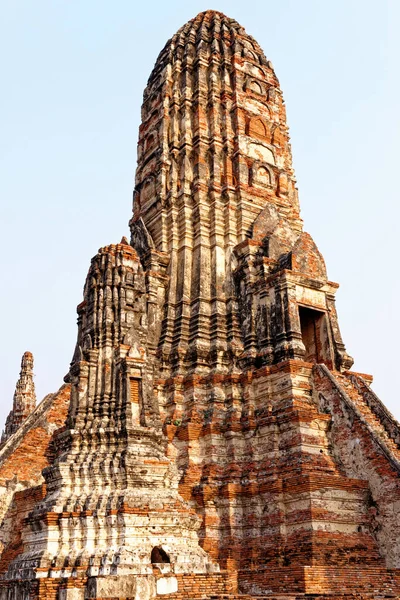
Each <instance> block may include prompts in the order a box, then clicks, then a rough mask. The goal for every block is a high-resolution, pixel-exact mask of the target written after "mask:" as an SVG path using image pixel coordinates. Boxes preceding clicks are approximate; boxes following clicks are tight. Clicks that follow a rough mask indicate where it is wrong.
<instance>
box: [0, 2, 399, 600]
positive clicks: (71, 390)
mask: <svg viewBox="0 0 400 600" xmlns="http://www.w3.org/2000/svg"><path fill="white" fill-rule="evenodd" d="M130 227H131V240H130V243H129V242H128V240H127V239H125V238H123V239H122V240H121V242H120V243H119V244H111V245H109V246H105V247H104V248H101V249H100V250H99V252H98V254H97V255H96V256H95V257H94V258H93V260H92V263H91V266H90V269H89V273H88V276H87V280H86V284H85V288H84V299H83V302H82V303H81V304H80V305H79V306H78V315H79V317H78V340H77V344H76V349H75V353H74V355H73V359H72V363H71V366H70V370H69V373H68V375H67V376H66V378H65V381H66V383H65V385H63V386H62V388H61V389H60V390H59V391H58V392H57V393H56V394H53V395H50V396H47V397H46V398H45V399H44V400H43V401H42V402H41V403H40V404H39V405H38V406H37V407H35V393H34V386H33V379H32V365H33V359H32V355H31V354H30V353H26V354H25V355H24V358H23V361H22V370H21V377H20V380H19V382H18V384H17V390H16V394H15V398H14V406H13V410H12V412H11V413H10V416H9V417H8V419H7V424H6V429H5V433H4V435H3V438H2V446H1V448H0V492H1V496H0V512H1V520H2V524H1V528H0V541H1V544H2V554H1V558H0V577H1V579H0V599H1V600H39V599H40V600H44V599H46V600H56V599H57V600H83V599H89V598H98V599H100V598H101V599H106V598H108V599H117V598H118V599H125V600H128V599H135V600H149V599H151V598H156V597H165V598H168V599H170V600H184V599H189V600H190V599H200V598H211V597H212V598H215V599H217V598H227V597H228V598H232V599H238V598H243V599H247V600H249V599H250V598H257V597H260V596H262V597H267V598H271V599H273V598H278V597H279V598H281V599H284V598H286V599H287V600H289V599H292V600H294V599H297V598H313V599H314V600H315V599H318V598H319V599H322V598H325V599H327V598H332V599H333V598H336V599H345V598H347V599H350V598H365V599H367V598H376V599H377V598H398V597H399V596H400V478H399V474H400V428H399V425H398V424H397V423H396V421H395V420H394V419H393V417H392V416H391V415H390V413H389V412H388V411H387V409H386V408H385V407H384V405H383V404H382V403H381V402H380V400H379V399H378V398H377V397H376V396H375V394H374V393H373V391H372V390H371V388H370V386H369V384H370V382H371V378H370V377H369V376H366V375H361V374H357V373H354V372H352V371H350V368H351V366H352V362H353V361H352V359H351V357H350V356H349V355H348V354H347V352H346V350H345V347H344V344H343V341H342V338H341V335H340V331H339V326H338V320H337V315H336V311H335V292H336V290H337V287H338V286H337V284H335V283H333V282H331V281H329V280H328V278H327V274H326V268H325V264H324V260H323V258H322V256H321V254H320V252H319V251H318V249H317V247H316V245H315V243H314V242H313V240H312V238H311V237H310V235H309V234H307V233H305V232H304V231H303V228H302V221H301V218H300V214H299V202H298V196H297V189H296V184H295V178H294V172H293V168H292V158H291V151H290V144H289V135H288V127H287V124H286V117H285V106H284V102H283V98H282V92H281V90H280V87H279V83H278V80H277V78H276V75H275V73H274V71H273V68H272V65H271V63H270V62H269V61H268V60H266V58H265V56H264V54H263V52H262V50H261V48H260V47H259V46H258V44H257V43H256V42H255V40H254V39H253V38H251V37H250V36H249V35H247V34H246V33H245V31H244V30H243V28H242V27H241V26H240V25H239V24H238V23H236V22H235V21H234V20H232V19H229V18H227V17H226V16H224V15H222V14H221V13H218V12H214V11H207V12H205V13H201V14H199V15H198V16H197V17H196V18H195V19H193V20H192V21H189V23H187V24H186V25H185V26H184V27H182V28H181V29H180V30H179V31H178V33H177V34H176V35H174V37H173V38H172V39H171V40H170V41H169V42H168V43H167V44H166V46H165V48H164V49H163V50H162V52H161V54H160V55H159V57H158V59H157V62H156V65H155V67H154V69H153V72H152V73H151V75H150V78H149V81H148V85H147V87H146V89H145V92H144V99H143V107H142V124H141V126H140V130H139V142H138V166H137V171H136V185H135V191H134V202H133V216H132V219H131V221H130Z"/></svg>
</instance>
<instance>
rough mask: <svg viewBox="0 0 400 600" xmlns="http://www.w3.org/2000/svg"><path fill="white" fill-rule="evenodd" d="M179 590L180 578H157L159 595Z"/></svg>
mask: <svg viewBox="0 0 400 600" xmlns="http://www.w3.org/2000/svg"><path fill="white" fill-rule="evenodd" d="M177 591H178V580H177V578H176V577H162V578H161V579H157V595H160V596H162V595H164V594H173V593H174V592H177Z"/></svg>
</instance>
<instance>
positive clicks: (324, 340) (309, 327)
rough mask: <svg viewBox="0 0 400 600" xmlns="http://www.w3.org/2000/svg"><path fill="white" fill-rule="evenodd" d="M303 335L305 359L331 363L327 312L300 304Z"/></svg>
mask: <svg viewBox="0 0 400 600" xmlns="http://www.w3.org/2000/svg"><path fill="white" fill-rule="evenodd" d="M299 317H300V327H301V337H302V341H303V344H304V347H305V350H306V352H305V355H304V360H305V361H306V362H313V363H327V364H329V363H331V355H330V344H329V336H328V329H327V323H326V316H325V313H324V312H322V311H320V310H315V309H313V308H307V307H305V306H299Z"/></svg>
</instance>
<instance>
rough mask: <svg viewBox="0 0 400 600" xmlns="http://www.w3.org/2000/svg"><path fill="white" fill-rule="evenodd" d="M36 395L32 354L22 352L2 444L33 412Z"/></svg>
mask: <svg viewBox="0 0 400 600" xmlns="http://www.w3.org/2000/svg"><path fill="white" fill-rule="evenodd" d="M35 407H36V393H35V383H34V381H33V354H32V352H24V354H23V355H22V359H21V371H20V373H19V379H18V381H17V384H16V386H15V392H14V399H13V407H12V410H11V411H10V413H9V415H8V417H7V421H6V426H5V430H4V432H3V435H2V438H1V442H2V443H4V442H6V441H7V440H8V438H9V437H10V436H11V435H12V434H13V433H15V432H16V431H17V429H18V428H19V427H20V425H21V424H22V423H23V422H24V421H25V419H26V418H27V417H29V415H30V414H31V413H32V412H33V411H34V410H35Z"/></svg>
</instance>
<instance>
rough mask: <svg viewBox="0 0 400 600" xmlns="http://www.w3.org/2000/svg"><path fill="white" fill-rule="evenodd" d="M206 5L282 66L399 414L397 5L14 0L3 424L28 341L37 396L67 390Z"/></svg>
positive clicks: (292, 118)
mask: <svg viewBox="0 0 400 600" xmlns="http://www.w3.org/2000/svg"><path fill="white" fill-rule="evenodd" d="M208 8H213V9H216V10H220V11H222V12H225V13H226V14H228V15H229V16H230V17H233V18H235V19H236V20H238V21H239V22H240V23H241V24H242V25H243V26H244V27H245V28H246V30H247V31H248V33H250V34H251V35H253V36H254V37H255V38H256V39H257V40H258V42H259V43H260V44H261V46H262V47H263V48H264V51H265V53H266V55H267V57H268V58H269V59H270V60H272V62H273V64H274V66H275V69H276V72H277V75H278V77H279V79H280V82H281V86H282V89H283V92H284V96H285V99H286V106H287V113H288V121H289V126H290V131H291V138H292V148H293V155H294V166H295V169H296V173H297V179H298V184H299V192H300V202H301V207H302V216H303V219H304V224H305V229H306V230H307V231H309V232H310V233H311V235H312V236H313V237H314V239H315V240H316V242H317V244H318V245H319V248H320V250H321V251H322V253H323V254H324V256H325V259H326V262H327V267H328V273H329V276H330V279H332V280H333V281H338V282H339V283H340V284H341V288H340V290H339V292H338V294H337V304H338V312H339V321H340V324H341V329H342V334H343V337H344V341H345V343H346V345H347V349H348V351H349V353H350V354H352V355H353V356H354V357H355V359H356V362H355V366H354V368H355V369H357V370H359V371H363V372H367V373H372V374H373V375H374V376H375V384H374V389H375V390H376V391H377V392H378V393H379V395H380V396H381V398H382V400H383V401H384V402H385V403H386V405H387V406H388V407H389V408H390V409H391V410H392V412H394V414H395V415H396V416H397V417H398V418H399V417H400V395H399V391H398V388H397V370H398V369H399V367H398V357H399V350H398V344H399V338H400V336H399V334H400V317H399V294H400V285H399V274H398V273H399V269H398V265H397V254H398V249H397V240H398V237H399V236H398V231H399V226H398V222H399V216H400V215H399V185H400V184H399V181H398V175H399V168H398V157H399V153H398V141H399V134H400V116H399V92H400V80H399V60H400V44H399V40H398V31H399V27H400V0H375V1H372V0H335V1H330V0H319V1H317V0H279V1H278V0H274V1H271V0H265V1H263V2H257V1H253V2H244V1H243V0H242V1H240V2H239V1H235V0H234V1H229V2H228V1H217V0H215V2H214V4H210V3H209V2H207V3H205V2H200V1H199V2H197V1H196V2H179V1H177V0H169V1H168V2H157V1H155V2H147V3H146V2H141V3H137V2H134V1H132V0H130V1H127V0H115V1H113V2H111V1H108V2H105V1H100V0H80V1H78V0H64V1H61V0H52V1H50V0H47V1H46V0H30V1H28V0H18V1H15V0H1V1H0V11H1V12H0V52H1V57H2V68H1V83H2V86H1V88H2V93H1V96H0V105H1V110H0V120H1V139H0V158H1V161H0V169H1V173H0V189H1V199H2V203H1V222H0V223H1V224H0V227H1V231H0V233H1V241H2V253H1V258H0V262H1V264H0V269H1V270H0V272H1V276H2V294H1V298H0V303H1V306H0V314H1V317H2V344H1V347H0V394H1V405H0V422H4V419H5V416H6V414H7V413H8V411H9V409H10V407H11V403H12V395H13V392H14V386H15V382H16V379H17V377H18V371H19V365H20V359H21V355H22V353H23V352H24V351H25V350H30V351H32V352H33V353H34V356H35V372H36V386H37V392H38V397H39V398H42V397H43V396H44V395H45V394H46V393H49V392H52V391H55V390H56V389H58V387H59V386H60V385H61V383H62V378H63V376H64V374H65V373H66V372H67V371H68V366H69V362H70V359H71V357H72V354H73V350H74V345H75V339H76V312H75V308H76V305H77V304H78V303H79V302H80V301H81V299H82V287H83V284H84V280H85V276H86V272H87V269H88V266H89V262H90V259H91V257H92V256H93V255H94V254H95V253H96V251H97V249H98V248H99V247H100V246H103V245H105V244H107V243H110V242H117V241H119V240H120V238H121V236H122V235H126V234H127V232H128V220H129V218H130V214H131V198H132V188H133V178H134V171H135V163H136V141H137V132H138V126H139V119H140V105H141V99H142V93H143V89H144V87H145V84H146V80H147V77H148V75H149V74H150V71H151V69H152V66H153V64H154V61H155V60H156V58H157V55H158V53H159V51H160V50H161V48H162V47H163V45H164V44H165V42H166V41H167V39H168V38H169V37H171V36H172V35H173V34H174V33H175V31H176V30H177V29H178V28H179V27H180V26H181V25H183V24H184V23H185V22H186V21H187V20H188V19H190V18H192V17H194V16H195V15H196V14H197V13H198V12H200V11H202V10H206V9H208Z"/></svg>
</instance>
